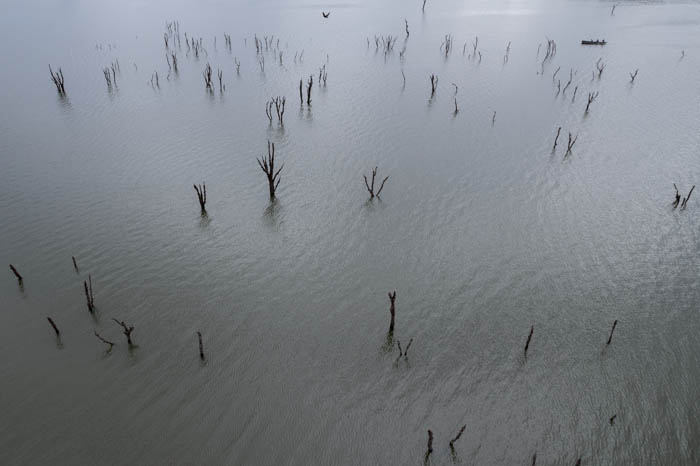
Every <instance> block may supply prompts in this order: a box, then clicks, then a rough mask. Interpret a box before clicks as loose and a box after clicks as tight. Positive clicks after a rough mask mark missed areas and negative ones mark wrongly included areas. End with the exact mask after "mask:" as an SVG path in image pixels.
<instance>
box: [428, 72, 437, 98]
mask: <svg viewBox="0 0 700 466" xmlns="http://www.w3.org/2000/svg"><path fill="white" fill-rule="evenodd" d="M437 85H438V77H437V76H436V75H434V74H431V75H430V97H432V96H434V95H435V89H437Z"/></svg>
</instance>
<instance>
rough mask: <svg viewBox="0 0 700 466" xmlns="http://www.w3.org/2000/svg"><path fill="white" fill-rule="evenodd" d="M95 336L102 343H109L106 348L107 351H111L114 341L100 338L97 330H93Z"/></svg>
mask: <svg viewBox="0 0 700 466" xmlns="http://www.w3.org/2000/svg"><path fill="white" fill-rule="evenodd" d="M115 320H116V319H115ZM95 336H96V337H97V338H98V339H99V340H100V341H101V342H102V343H105V344H107V345H109V349H108V350H107V352H108V353H109V352H110V351H112V347H113V346H114V345H115V343H113V342H111V341H109V340H105V339H104V338H102V335H100V334H99V333H97V332H95Z"/></svg>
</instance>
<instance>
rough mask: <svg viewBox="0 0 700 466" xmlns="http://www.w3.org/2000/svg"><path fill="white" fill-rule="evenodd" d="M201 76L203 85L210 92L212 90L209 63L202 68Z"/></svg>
mask: <svg viewBox="0 0 700 466" xmlns="http://www.w3.org/2000/svg"><path fill="white" fill-rule="evenodd" d="M202 75H203V76H204V84H205V85H206V86H207V89H208V90H210V91H211V90H213V87H212V82H211V66H210V65H209V63H207V66H205V67H204V71H203V72H202Z"/></svg>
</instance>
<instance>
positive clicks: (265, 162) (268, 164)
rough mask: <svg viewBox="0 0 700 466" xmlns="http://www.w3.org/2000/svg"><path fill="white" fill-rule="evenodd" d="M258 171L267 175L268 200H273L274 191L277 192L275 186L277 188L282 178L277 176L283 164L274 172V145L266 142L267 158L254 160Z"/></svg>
mask: <svg viewBox="0 0 700 466" xmlns="http://www.w3.org/2000/svg"><path fill="white" fill-rule="evenodd" d="M256 160H257V161H258V165H260V169H261V170H262V171H263V172H265V175H267V183H268V185H269V189H270V199H274V198H275V191H277V186H279V184H280V181H281V180H282V177H281V176H279V174H280V172H281V171H282V168H284V164H282V166H280V167H279V169H277V171H275V143H274V142H273V143H270V141H267V158H265V157H263V158H262V159H256Z"/></svg>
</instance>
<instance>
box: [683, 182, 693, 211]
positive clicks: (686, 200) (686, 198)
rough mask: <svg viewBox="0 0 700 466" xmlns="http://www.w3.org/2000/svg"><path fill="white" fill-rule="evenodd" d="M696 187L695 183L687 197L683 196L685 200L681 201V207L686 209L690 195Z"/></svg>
mask: <svg viewBox="0 0 700 466" xmlns="http://www.w3.org/2000/svg"><path fill="white" fill-rule="evenodd" d="M694 189H695V185H693V187H692V188H690V192H689V193H688V195H687V196H686V197H684V198H683V202H681V209H685V207H686V205H687V204H688V201H689V200H690V195H691V194H693V190H694Z"/></svg>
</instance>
